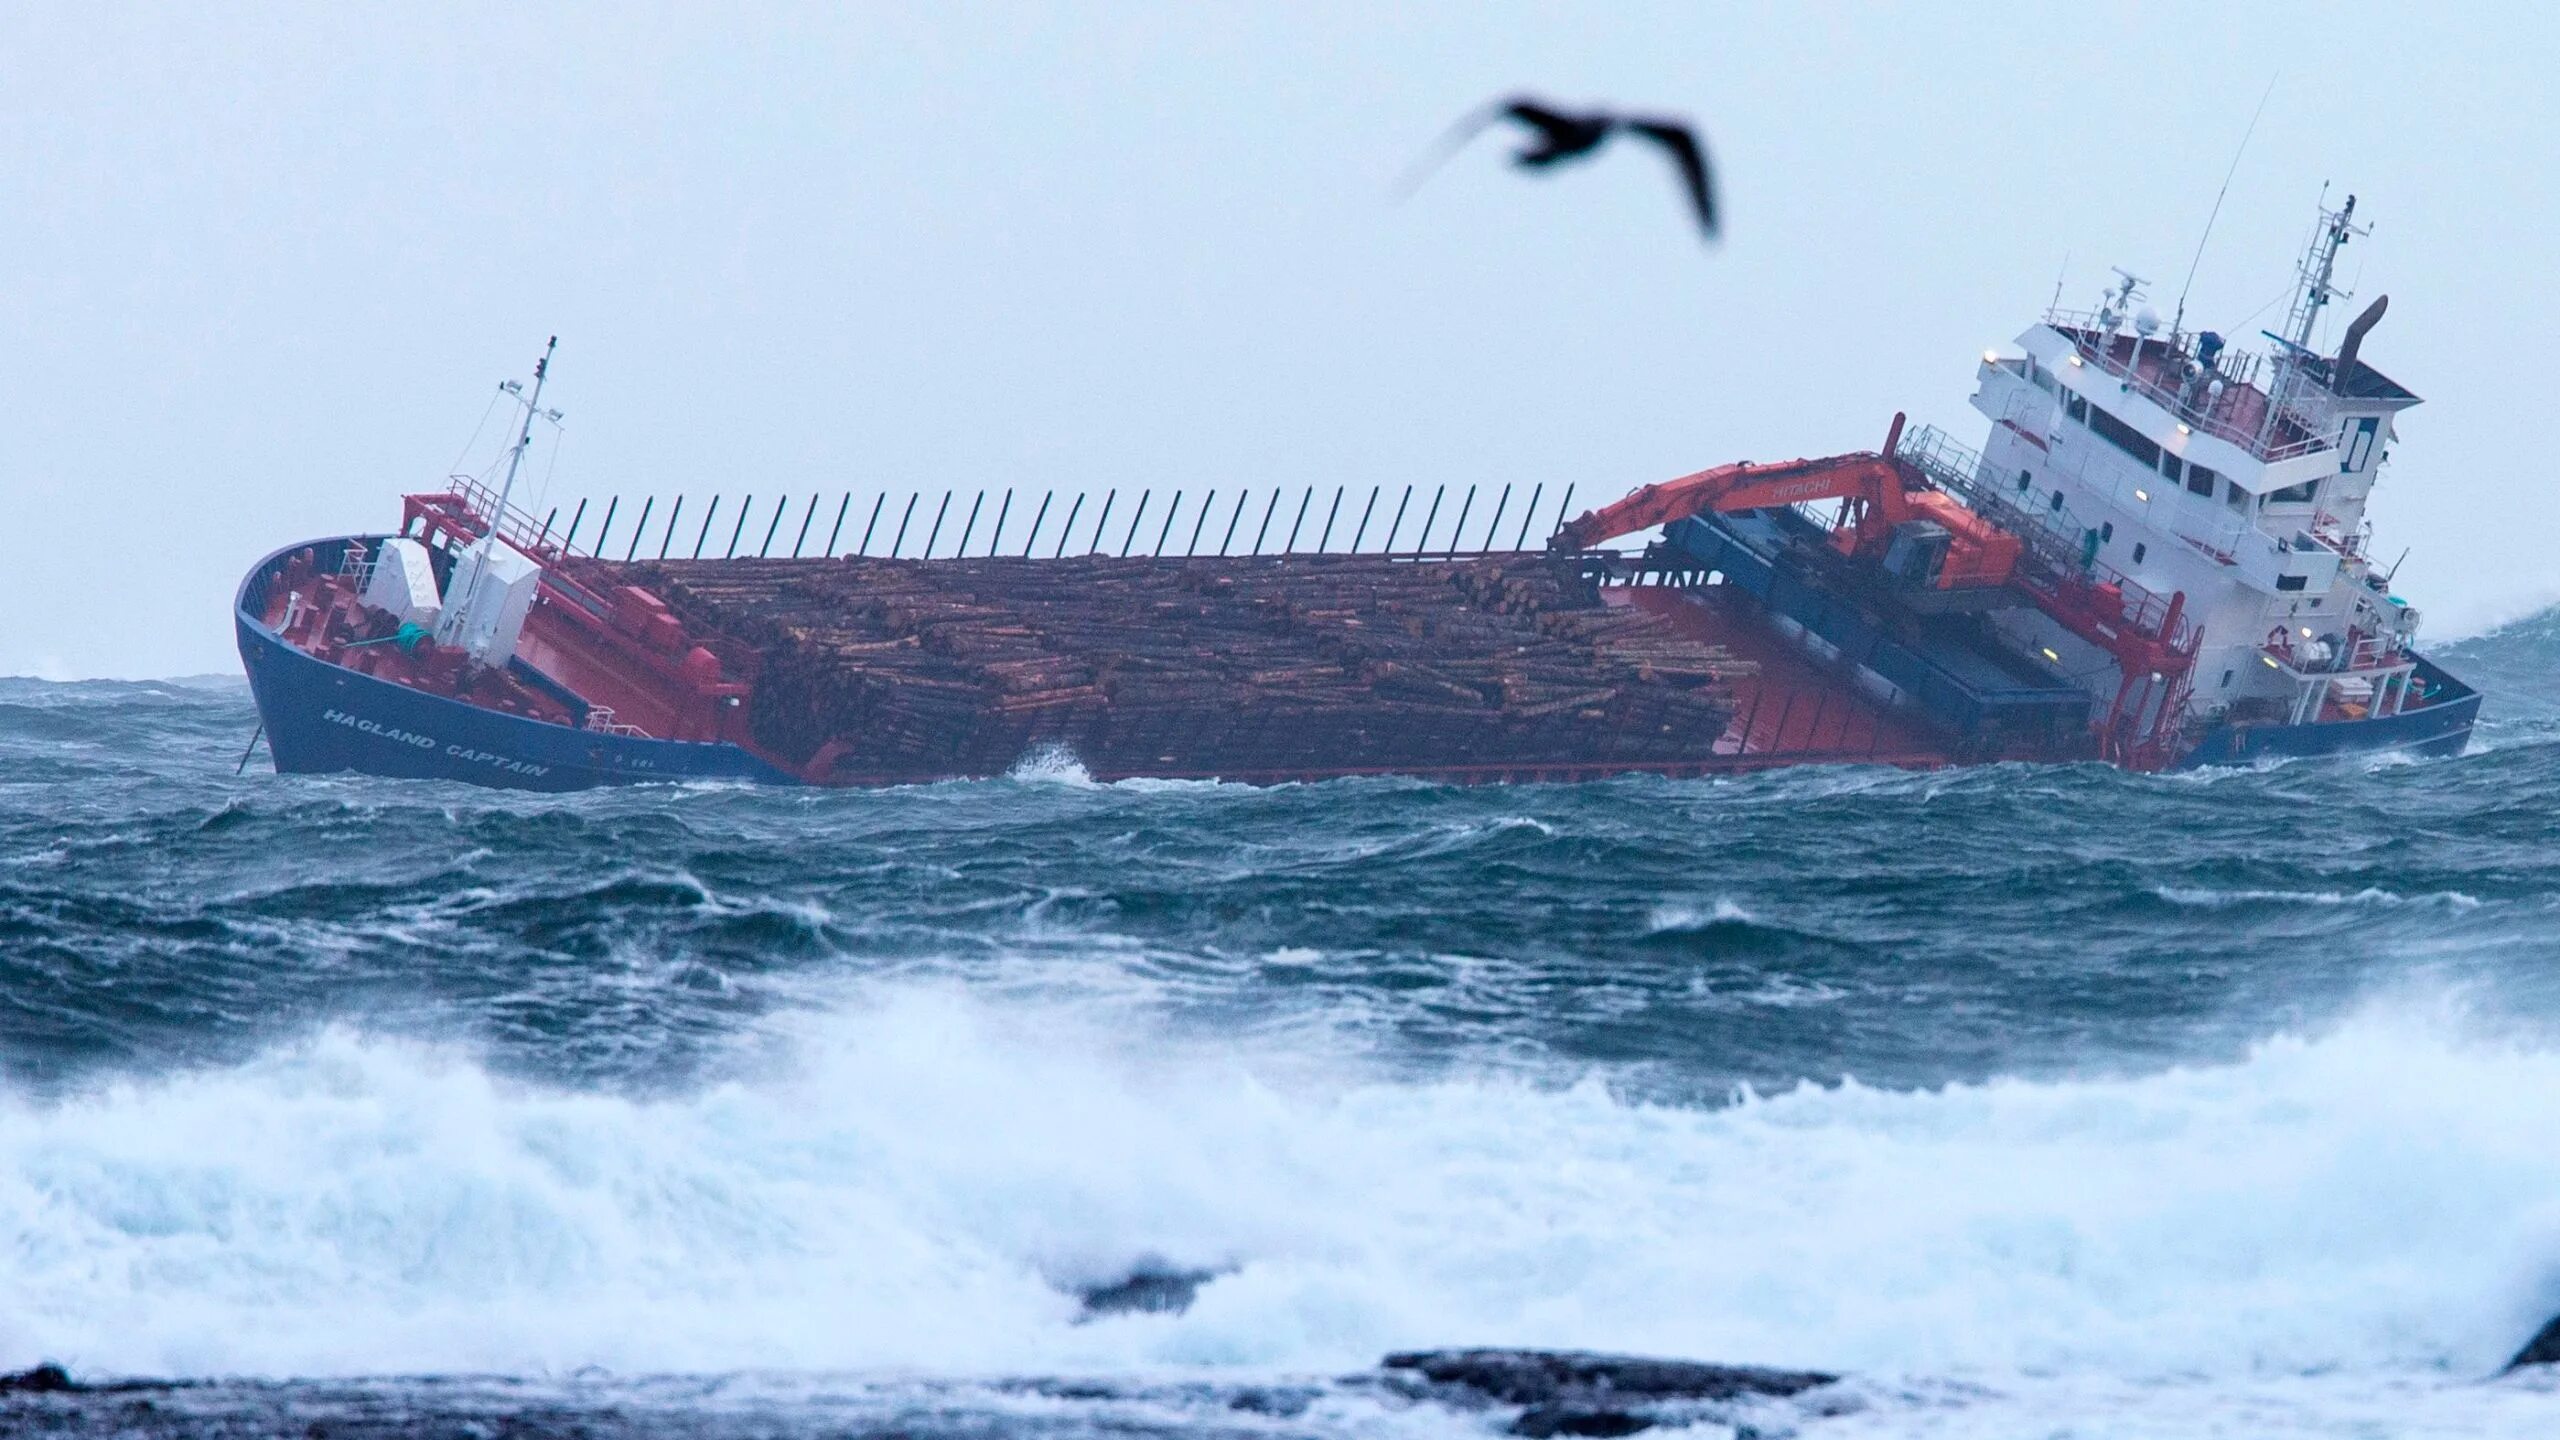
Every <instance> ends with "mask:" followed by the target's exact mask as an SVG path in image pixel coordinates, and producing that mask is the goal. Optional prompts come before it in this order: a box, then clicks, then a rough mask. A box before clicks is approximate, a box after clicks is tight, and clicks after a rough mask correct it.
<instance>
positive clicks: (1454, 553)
mask: <svg viewBox="0 0 2560 1440" xmlns="http://www.w3.org/2000/svg"><path fill="white" fill-rule="evenodd" d="M1474 508H1476V487H1474V486H1473V485H1470V486H1468V487H1467V498H1466V499H1464V500H1461V501H1459V502H1458V523H1457V524H1455V525H1452V526H1450V527H1449V558H1450V559H1452V560H1454V559H1456V558H1458V543H1459V542H1458V537H1459V536H1461V535H1464V534H1466V533H1467V512H1468V511H1470V510H1473V509H1474Z"/></svg>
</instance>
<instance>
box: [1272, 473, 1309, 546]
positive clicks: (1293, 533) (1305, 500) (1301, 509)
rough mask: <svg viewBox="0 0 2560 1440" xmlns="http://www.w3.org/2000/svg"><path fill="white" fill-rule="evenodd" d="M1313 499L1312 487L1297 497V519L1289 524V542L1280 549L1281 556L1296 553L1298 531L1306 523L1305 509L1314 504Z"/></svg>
mask: <svg viewBox="0 0 2560 1440" xmlns="http://www.w3.org/2000/svg"><path fill="white" fill-rule="evenodd" d="M1315 498H1316V487H1314V486H1313V485H1310V486H1308V487H1307V493H1306V494H1304V495H1301V496H1299V497H1298V518H1297V519H1295V520H1292V521H1290V522H1289V540H1288V543H1286V544H1284V545H1282V546H1281V547H1280V553H1281V554H1283V555H1291V554H1295V553H1297V549H1298V531H1299V530H1301V529H1302V528H1304V527H1305V525H1306V523H1307V507H1308V506H1309V505H1312V504H1314V503H1315Z"/></svg>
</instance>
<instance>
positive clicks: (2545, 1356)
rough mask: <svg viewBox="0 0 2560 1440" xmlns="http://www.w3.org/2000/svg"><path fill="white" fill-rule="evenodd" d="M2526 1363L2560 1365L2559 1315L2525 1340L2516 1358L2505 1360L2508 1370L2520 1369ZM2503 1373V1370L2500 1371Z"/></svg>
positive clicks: (2526, 1364)
mask: <svg viewBox="0 0 2560 1440" xmlns="http://www.w3.org/2000/svg"><path fill="white" fill-rule="evenodd" d="M2528 1365H2560V1315H2554V1316H2552V1317H2551V1323H2550V1324H2548V1325H2545V1326H2543V1327H2542V1333H2540V1334H2538V1335H2536V1336H2534V1337H2533V1338H2532V1339H2530V1340H2528V1341H2526V1342H2525V1345H2524V1348H2523V1349H2521V1350H2519V1351H2517V1352H2516V1358H2514V1359H2513V1360H2510V1361H2508V1362H2507V1369H2508V1370H2521V1369H2523V1368H2525V1367H2526V1366H2528ZM2499 1373H2500V1374H2505V1373H2506V1372H2505V1371H2503V1370H2502V1371H2500V1372H2499Z"/></svg>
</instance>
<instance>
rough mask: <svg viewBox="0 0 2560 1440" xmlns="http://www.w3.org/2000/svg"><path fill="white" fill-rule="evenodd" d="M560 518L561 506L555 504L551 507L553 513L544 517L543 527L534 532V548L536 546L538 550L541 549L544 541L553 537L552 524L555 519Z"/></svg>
mask: <svg viewBox="0 0 2560 1440" xmlns="http://www.w3.org/2000/svg"><path fill="white" fill-rule="evenodd" d="M559 518H560V507H559V506H557V505H554V506H552V507H551V513H550V514H548V515H545V516H543V517H542V528H541V529H540V530H539V531H537V532H535V534H534V537H533V548H534V549H536V550H539V549H541V548H542V542H543V541H545V540H548V539H550V538H551V526H552V523H553V522H555V521H557V520H558V519H559Z"/></svg>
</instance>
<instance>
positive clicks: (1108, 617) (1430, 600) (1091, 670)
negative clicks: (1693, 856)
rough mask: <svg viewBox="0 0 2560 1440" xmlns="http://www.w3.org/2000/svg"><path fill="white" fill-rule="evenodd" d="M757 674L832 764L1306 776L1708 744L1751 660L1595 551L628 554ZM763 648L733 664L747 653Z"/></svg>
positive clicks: (874, 774) (769, 697) (1672, 752)
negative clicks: (1051, 760) (1636, 587)
mask: <svg viewBox="0 0 2560 1440" xmlns="http://www.w3.org/2000/svg"><path fill="white" fill-rule="evenodd" d="M622 578H623V579H624V580H625V581H627V582H631V583H638V584H640V585H643V586H646V587H647V588H649V589H650V590H652V591H654V592H656V593H657V594H658V595H659V597H660V598H662V599H664V600H665V601H666V602H667V603H668V604H669V605H670V606H671V607H673V609H674V610H675V612H676V614H677V615H678V616H679V617H680V618H681V619H683V620H684V622H685V624H686V626H687V628H688V629H690V630H692V631H693V632H694V633H695V634H696V635H699V636H711V637H719V638H717V639H715V640H714V641H713V643H714V644H715V646H716V647H717V648H722V649H727V650H730V651H731V652H732V653H733V656H734V657H735V658H736V659H739V660H747V659H748V656H747V655H744V654H738V653H737V652H739V651H745V652H751V653H752V660H751V662H750V665H749V667H748V668H752V670H753V671H754V674H755V697H754V701H753V705H754V708H753V711H752V713H751V716H750V727H751V731H752V733H753V735H754V736H755V739H756V742H757V744H758V745H759V746H760V747H762V748H763V749H765V750H766V751H767V752H768V753H770V754H773V755H776V756H779V757H782V758H784V759H786V760H788V761H790V762H791V763H793V764H795V765H800V766H808V765H810V764H811V762H812V760H813V757H819V756H821V753H822V752H826V756H825V758H824V759H820V760H818V762H817V763H818V768H819V769H820V770H822V771H824V772H825V773H822V774H816V775H812V777H811V778H814V779H822V780H824V779H838V780H876V779H895V778H923V777H931V776H963V775H989V774H1000V773H1002V772H1004V771H1006V770H1007V769H1009V768H1011V767H1012V766H1014V765H1015V764H1016V763H1017V762H1019V761H1020V760H1021V759H1022V758H1023V757H1024V756H1025V755H1026V754H1029V753H1034V752H1037V751H1039V750H1042V749H1044V748H1049V747H1064V748H1065V749H1067V750H1068V751H1070V752H1072V753H1073V754H1074V756H1075V757H1076V759H1077V760H1079V761H1080V762H1081V763H1082V764H1083V765H1084V766H1085V767H1086V768H1087V769H1088V770H1089V771H1090V772H1091V773H1093V774H1094V775H1096V776H1097V777H1103V778H1110V777H1116V776H1123V775H1205V776H1227V777H1230V778H1238V779H1257V778H1266V779H1267V778H1280V777H1286V776H1293V775H1307V776H1314V775H1324V774H1342V773H1358V772H1364V771H1393V772H1404V773H1415V772H1431V771H1441V770H1451V769H1456V768H1460V767H1469V768H1473V767H1523V768H1533V767H1537V766H1540V765H1546V766H1555V767H1568V766H1630V765H1633V766H1641V765H1644V764H1647V763H1654V764H1678V763H1681V762H1684V761H1691V760H1700V759H1705V758H1707V757H1708V756H1709V755H1711V754H1712V753H1713V748H1714V745H1715V742H1716V740H1717V739H1718V737H1719V736H1721V735H1722V734H1723V733H1724V730H1725V727H1726V724H1727V722H1728V720H1729V719H1730V718H1731V706H1730V704H1729V703H1728V701H1727V700H1726V698H1725V695H1724V692H1723V691H1722V690H1721V689H1720V688H1719V686H1718V685H1717V683H1716V682H1717V680H1718V679H1719V677H1722V676H1730V675H1732V674H1734V673H1736V672H1737V671H1740V670H1745V669H1747V668H1748V666H1747V665H1745V664H1743V663H1742V662H1737V661H1735V660H1733V659H1732V658H1731V657H1730V656H1728V655H1726V654H1725V653H1724V652H1722V651H1720V650H1718V649H1716V648H1714V647H1712V646H1707V645H1703V644H1700V643H1699V642H1697V641H1694V640H1690V639H1687V638H1685V637H1683V636H1680V635H1678V634H1676V633H1673V629H1672V627H1671V626H1670V625H1668V624H1667V623H1666V622H1664V621H1662V620H1660V619H1658V618H1655V617H1653V616H1649V615H1644V614H1639V613H1636V612H1634V611H1631V610H1627V609H1623V608H1616V607H1608V606H1604V605H1603V604H1602V603H1601V600H1600V595H1599V591H1598V589H1597V588H1596V587H1595V586H1594V585H1592V584H1591V583H1590V582H1589V581H1588V580H1586V579H1585V578H1584V577H1583V576H1582V575H1581V573H1580V572H1579V571H1578V570H1577V569H1576V568H1575V567H1574V564H1573V562H1572V561H1570V560H1559V559H1553V558H1550V557H1547V556H1544V555H1537V554H1517V555H1501V556H1491V557H1485V558H1481V559H1469V560H1461V561H1450V562H1415V561H1410V560H1388V559H1386V558H1384V557H1382V556H1375V555H1313V556H1310V555H1300V556H1290V557H1285V558H1284V557H1249V558H1221V559H1216V560H1210V559H1183V560H1155V559H1115V558H1108V557H1099V556H1096V557H1085V558H1077V559H1064V560H1026V559H1015V558H989V559H967V560H964V559H950V560H933V561H914V560H871V559H828V560H721V561H683V562H673V561H661V562H655V563H648V564H642V565H636V566H632V567H629V571H628V572H627V573H626V574H625V575H624V576H623V577H622ZM736 668H739V667H737V666H734V665H733V670H734V669H736Z"/></svg>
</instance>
